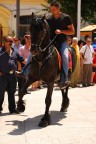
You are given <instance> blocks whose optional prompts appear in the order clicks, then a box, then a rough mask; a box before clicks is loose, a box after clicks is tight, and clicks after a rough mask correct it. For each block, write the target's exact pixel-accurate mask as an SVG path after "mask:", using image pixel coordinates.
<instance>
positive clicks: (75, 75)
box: [71, 37, 80, 87]
mask: <svg viewBox="0 0 96 144" xmlns="http://www.w3.org/2000/svg"><path fill="white" fill-rule="evenodd" d="M71 47H72V48H73V49H75V51H76V57H77V62H76V68H75V71H74V73H73V75H72V78H71V87H76V86H77V83H78V78H79V72H80V53H79V46H78V38H77V37H74V38H73V40H72V45H71Z"/></svg>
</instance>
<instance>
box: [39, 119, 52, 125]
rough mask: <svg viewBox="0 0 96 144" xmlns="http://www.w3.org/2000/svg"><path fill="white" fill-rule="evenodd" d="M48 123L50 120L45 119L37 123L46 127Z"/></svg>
mask: <svg viewBox="0 0 96 144" xmlns="http://www.w3.org/2000/svg"><path fill="white" fill-rule="evenodd" d="M48 125H50V122H48V121H46V120H43V121H40V123H39V124H38V126H39V127H47V126H48Z"/></svg>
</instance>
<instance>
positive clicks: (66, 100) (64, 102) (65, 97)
mask: <svg viewBox="0 0 96 144" xmlns="http://www.w3.org/2000/svg"><path fill="white" fill-rule="evenodd" d="M68 89H69V87H66V89H64V90H61V92H62V104H61V110H60V111H61V112H66V111H67V108H68V106H69V98H68Z"/></svg>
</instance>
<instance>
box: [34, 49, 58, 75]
mask: <svg viewBox="0 0 96 144" xmlns="http://www.w3.org/2000/svg"><path fill="white" fill-rule="evenodd" d="M55 50H56V49H55V48H54V49H53V51H51V52H50V53H49V54H48V56H47V57H45V59H43V60H42V61H38V60H37V59H36V57H35V56H34V57H32V59H34V60H35V61H36V62H37V63H38V64H39V75H40V69H41V67H42V65H43V63H44V62H45V61H46V60H48V59H49V58H50V57H51V56H52V54H53V52H54V51H55Z"/></svg>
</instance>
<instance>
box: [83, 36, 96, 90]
mask: <svg viewBox="0 0 96 144" xmlns="http://www.w3.org/2000/svg"><path fill="white" fill-rule="evenodd" d="M85 41H86V44H85V45H84V46H83V47H82V48H81V50H80V55H81V59H82V60H83V84H82V86H83V87H87V86H92V85H93V84H92V83H91V77H92V59H93V55H94V49H93V47H92V45H91V43H92V39H91V37H90V36H88V35H87V36H85Z"/></svg>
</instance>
